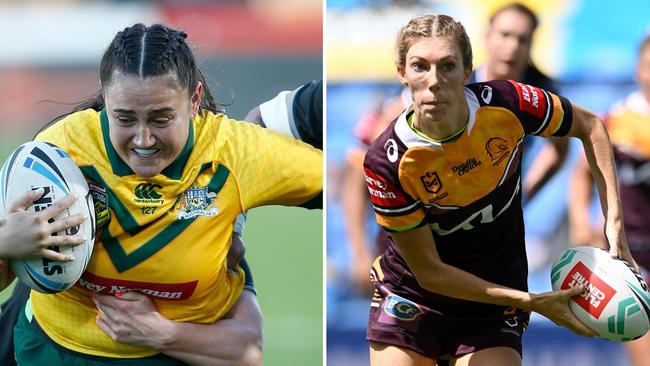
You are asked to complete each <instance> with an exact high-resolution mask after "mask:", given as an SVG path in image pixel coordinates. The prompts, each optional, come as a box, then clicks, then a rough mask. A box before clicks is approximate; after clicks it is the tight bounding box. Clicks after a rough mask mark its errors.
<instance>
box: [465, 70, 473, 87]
mask: <svg viewBox="0 0 650 366" xmlns="http://www.w3.org/2000/svg"><path fill="white" fill-rule="evenodd" d="M471 78H472V68H471V67H467V68H465V79H464V81H465V82H464V84H467V83H469V80H470V79H471Z"/></svg>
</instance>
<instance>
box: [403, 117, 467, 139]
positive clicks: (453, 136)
mask: <svg viewBox="0 0 650 366" xmlns="http://www.w3.org/2000/svg"><path fill="white" fill-rule="evenodd" d="M414 115H415V112H414V111H411V114H410V115H408V116H407V117H406V122H407V123H406V124H407V125H408V126H409V127H410V128H411V130H412V131H413V132H415V133H416V134H417V135H418V136H420V137H422V138H423V139H426V140H429V141H432V142H435V143H438V144H447V143H450V142H454V141H456V140H458V138H459V137H460V136H461V135H462V134H463V132H465V129H466V128H467V125H465V126H463V128H461V129H460V130H458V131H456V132H454V133H452V134H451V135H449V136H447V137H445V138H443V139H434V138H433V137H429V136H427V135H425V134H424V133H423V132H422V131H420V130H418V129H417V128H416V127H415V125H414V124H413V116H414Z"/></svg>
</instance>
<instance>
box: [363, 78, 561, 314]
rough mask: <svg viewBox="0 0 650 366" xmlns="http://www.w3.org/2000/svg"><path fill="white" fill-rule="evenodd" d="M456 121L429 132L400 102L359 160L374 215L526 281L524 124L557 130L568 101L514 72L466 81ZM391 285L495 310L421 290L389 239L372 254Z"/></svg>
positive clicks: (440, 301)
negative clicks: (462, 111) (446, 138)
mask: <svg viewBox="0 0 650 366" xmlns="http://www.w3.org/2000/svg"><path fill="white" fill-rule="evenodd" d="M465 96H466V98H467V102H468V104H469V108H470V115H469V121H468V124H467V127H466V129H465V131H464V132H463V133H462V134H461V135H460V136H459V137H458V138H457V139H455V140H454V141H451V142H448V143H439V142H435V141H433V140H432V139H429V138H427V137H426V136H425V135H423V134H422V133H420V132H419V131H417V130H415V129H414V128H413V126H412V123H411V122H410V121H411V120H412V117H413V109H412V108H409V109H408V110H407V111H405V112H404V113H403V114H402V115H401V116H400V117H398V119H397V120H396V121H395V122H393V123H392V124H391V125H390V126H389V127H388V128H387V129H386V131H384V133H383V134H382V135H381V136H380V137H379V138H378V139H377V140H376V141H375V142H374V143H373V144H372V146H371V147H370V149H369V151H368V153H367V154H366V158H365V162H364V170H365V174H366V181H367V184H368V191H369V193H370V196H371V199H372V202H373V206H374V209H375V214H376V217H377V221H378V222H379V224H380V225H381V226H382V227H384V228H385V229H386V230H388V231H405V230H409V229H413V228H416V227H419V226H422V225H428V226H429V227H430V228H431V230H432V232H433V236H434V239H435V242H436V248H437V250H438V253H439V255H440V258H441V259H442V261H443V262H445V263H447V264H450V265H453V266H456V267H458V268H461V269H463V270H465V271H467V272H470V273H473V274H474V275H476V276H478V277H481V278H483V279H485V280H488V281H492V282H495V283H498V284H502V285H505V286H509V287H513V288H516V289H520V290H526V289H527V284H526V277H527V272H528V269H527V262H526V252H525V245H524V224H523V214H522V211H521V194H520V186H521V184H520V173H521V156H522V148H523V139H524V136H525V135H526V134H532V135H538V136H564V135H566V134H567V133H568V131H569V129H570V127H571V121H572V109H571V104H570V102H569V101H568V100H567V99H565V98H562V97H558V96H556V95H554V94H551V93H549V92H546V91H544V90H542V89H539V88H536V87H532V86H529V85H526V84H521V83H517V82H514V81H505V80H499V81H491V82H484V83H475V84H469V85H467V86H466V88H465ZM379 276H380V277H382V278H380V280H382V281H383V282H384V284H385V285H387V286H388V287H389V288H390V289H391V291H394V292H395V293H396V294H398V295H400V296H404V297H406V298H409V299H411V300H413V301H416V302H418V303H421V304H423V305H427V306H430V307H431V308H433V309H436V310H439V311H442V312H443V313H447V314H460V313H463V316H466V314H464V313H465V311H466V310H470V309H471V311H472V313H473V314H477V315H479V314H481V313H482V314H483V315H485V314H486V313H494V312H495V311H502V310H503V307H497V306H494V305H487V304H478V303H475V302H469V301H464V300H458V299H452V298H449V297H445V296H440V295H437V294H433V293H430V292H428V291H425V290H423V289H422V288H420V286H419V285H418V284H417V281H415V278H414V277H413V275H412V273H411V272H410V270H409V269H408V267H407V265H406V263H405V262H404V260H403V259H402V257H401V255H400V253H399V251H398V249H397V247H396V245H395V243H393V242H391V244H390V245H389V248H388V249H387V251H386V252H385V254H384V255H383V257H382V259H381V273H380V274H379Z"/></svg>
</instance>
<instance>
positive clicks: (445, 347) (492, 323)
mask: <svg viewBox="0 0 650 366" xmlns="http://www.w3.org/2000/svg"><path fill="white" fill-rule="evenodd" d="M375 283H376V284H377V288H378V289H377V290H376V291H375V294H374V295H373V299H372V303H371V308H370V317H369V319H368V332H367V339H368V340H369V341H373V342H379V343H384V344H389V345H393V346H397V347H400V348H406V349H409V350H412V351H414V352H417V353H419V354H421V355H423V356H425V357H428V358H432V359H436V360H437V359H447V358H450V357H460V356H463V355H466V354H469V353H473V352H476V351H480V350H482V349H486V348H492V347H509V348H512V349H514V350H515V351H517V352H518V353H519V355H520V356H521V354H522V350H521V342H522V335H523V333H524V330H525V329H526V327H527V326H528V320H529V317H530V314H529V313H527V312H524V311H522V310H519V309H514V308H512V309H511V311H509V312H507V314H503V315H498V316H494V317H490V318H472V317H471V314H468V317H467V318H460V317H450V316H445V315H443V314H441V313H440V312H438V311H436V310H434V309H430V308H427V307H426V306H423V305H420V304H417V303H415V302H413V301H411V300H408V299H405V298H403V297H401V296H398V295H396V294H393V293H390V292H389V291H388V290H387V289H386V288H385V287H384V286H383V285H381V284H380V283H379V282H375Z"/></svg>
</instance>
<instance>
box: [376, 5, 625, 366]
mask: <svg viewBox="0 0 650 366" xmlns="http://www.w3.org/2000/svg"><path fill="white" fill-rule="evenodd" d="M396 50H397V52H396V53H397V61H396V63H397V69H398V74H399V78H400V81H401V82H402V83H403V84H404V85H405V86H407V87H408V88H409V90H410V91H411V96H412V99H413V103H412V104H411V106H409V108H408V109H407V110H406V111H405V112H404V113H402V114H401V115H400V116H399V117H398V118H397V120H396V121H395V122H393V123H391V124H390V125H389V126H388V128H387V129H386V131H384V132H383V133H382V134H381V135H380V136H379V137H378V138H377V139H376V140H375V142H373V144H372V145H371V146H370V149H369V150H368V153H367V154H366V157H365V160H364V170H365V174H366V182H367V185H368V190H369V192H370V195H371V200H372V203H373V207H374V210H375V214H376V218H377V221H378V223H379V224H380V225H381V226H382V227H384V228H385V229H386V230H388V231H389V232H390V236H391V239H392V240H391V242H390V243H389V245H388V249H387V250H386V251H385V252H384V254H383V255H382V256H381V257H379V258H378V259H377V260H376V261H375V263H374V265H373V269H372V277H373V281H374V284H375V287H376V291H375V293H374V295H373V298H372V303H371V310H370V317H369V321H368V333H367V337H368V340H369V341H370V360H371V364H372V365H374V366H377V365H391V366H394V365H434V364H435V363H436V361H437V360H438V359H440V358H445V357H448V358H450V359H451V361H450V363H451V364H453V365H457V366H459V365H473V366H482V365H485V366H488V365H490V366H491V365H521V353H522V336H523V332H524V330H525V328H526V326H527V323H528V319H529V314H530V312H531V311H535V312H538V313H540V314H542V315H544V316H545V317H547V318H549V319H551V320H552V321H554V322H555V323H556V324H558V325H561V326H564V327H567V328H569V329H571V330H572V331H574V332H575V333H577V334H580V335H585V336H594V335H595V333H594V332H593V331H591V330H590V329H589V328H587V327H586V326H585V325H584V324H582V323H581V322H580V321H579V320H578V319H576V318H575V316H574V315H573V314H572V313H571V311H570V309H569V304H568V300H569V298H570V297H572V296H575V295H578V294H580V293H581V292H583V291H584V290H583V289H581V288H572V289H569V290H564V291H554V292H546V293H543V294H532V293H529V292H527V288H528V286H527V274H528V273H527V272H528V270H527V258H526V250H525V242H524V222H523V213H522V210H521V205H522V200H521V176H520V174H521V156H522V149H523V138H524V136H525V135H537V136H543V137H549V136H557V137H561V136H572V137H577V138H579V139H580V140H581V141H582V143H583V145H584V146H585V152H586V153H587V154H588V155H589V160H590V162H591V163H592V164H590V166H591V170H592V172H593V173H594V174H595V175H596V176H597V178H598V179H597V185H598V192H599V194H600V197H601V200H602V201H603V202H606V203H607V205H606V206H605V210H606V216H607V217H608V219H609V220H608V221H607V225H606V232H607V239H608V241H609V243H610V245H611V249H610V253H611V255H612V256H620V257H621V258H624V259H626V260H627V261H628V262H630V263H632V264H633V265H635V263H634V260H633V258H632V256H631V254H630V252H629V249H628V247H627V243H626V241H625V235H624V233H623V227H622V226H623V222H622V220H623V219H622V214H621V209H620V201H619V195H618V189H617V182H616V174H615V170H614V161H613V159H612V150H611V145H610V144H609V139H608V136H607V132H606V130H605V128H604V125H603V122H602V121H601V120H600V119H599V118H598V117H597V116H596V115H594V114H593V113H591V112H589V111H587V110H585V109H583V108H580V107H578V106H576V105H573V104H572V103H571V102H570V101H569V100H567V99H566V98H563V97H559V96H557V95H555V94H552V93H550V92H547V91H544V90H542V89H540V88H537V87H533V86H529V85H525V84H521V83H517V82H514V81H502V80H496V81H489V82H480V83H475V84H469V85H467V86H465V85H466V83H467V82H468V81H469V79H470V77H471V70H472V49H471V45H470V42H469V38H468V36H467V34H466V32H465V30H464V28H463V26H462V25H461V24H460V23H458V22H456V21H454V20H453V19H452V18H451V17H448V16H444V15H425V16H420V17H416V18H413V19H412V20H411V21H410V22H409V23H408V24H407V25H406V26H404V27H403V28H402V29H401V30H400V32H399V33H398V37H397V43H396Z"/></svg>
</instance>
